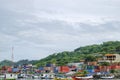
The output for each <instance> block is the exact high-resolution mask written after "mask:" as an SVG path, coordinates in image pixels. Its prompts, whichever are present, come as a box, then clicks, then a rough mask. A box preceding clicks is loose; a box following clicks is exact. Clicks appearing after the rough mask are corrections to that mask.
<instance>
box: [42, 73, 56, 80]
mask: <svg viewBox="0 0 120 80" xmlns="http://www.w3.org/2000/svg"><path fill="white" fill-rule="evenodd" d="M40 78H41V79H53V78H54V74H53V73H43V74H41V76H40Z"/></svg>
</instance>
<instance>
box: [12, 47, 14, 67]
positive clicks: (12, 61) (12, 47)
mask: <svg viewBox="0 0 120 80" xmlns="http://www.w3.org/2000/svg"><path fill="white" fill-rule="evenodd" d="M13 50H14V47H12V56H11V59H12V66H14V53H13Z"/></svg>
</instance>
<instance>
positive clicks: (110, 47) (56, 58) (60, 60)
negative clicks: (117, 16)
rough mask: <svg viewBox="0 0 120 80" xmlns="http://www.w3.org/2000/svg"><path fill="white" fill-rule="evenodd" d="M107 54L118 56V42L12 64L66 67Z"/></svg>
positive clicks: (119, 52) (7, 63) (119, 47)
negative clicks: (116, 54)
mask: <svg viewBox="0 0 120 80" xmlns="http://www.w3.org/2000/svg"><path fill="white" fill-rule="evenodd" d="M107 53H111V54H114V53H118V54H120V41H108V42H103V43H102V44H94V45H88V46H85V47H79V48H77V49H75V50H74V51H71V52H70V51H64V52H60V53H54V54H52V55H49V56H48V57H46V58H43V59H40V60H34V61H33V60H32V61H29V60H20V61H18V62H16V63H14V64H16V65H22V64H30V63H31V64H34V65H37V66H45V65H46V64H49V63H54V64H56V65H58V66H61V65H66V64H67V63H70V62H79V61H80V60H84V59H85V60H95V58H96V56H100V55H104V54H107ZM9 62H10V61H6V60H5V61H2V62H1V63H0V65H3V64H4V65H10V64H11V62H10V63H9Z"/></svg>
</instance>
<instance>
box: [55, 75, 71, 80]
mask: <svg viewBox="0 0 120 80" xmlns="http://www.w3.org/2000/svg"><path fill="white" fill-rule="evenodd" d="M54 80H72V77H67V76H65V75H63V74H57V75H55V78H54Z"/></svg>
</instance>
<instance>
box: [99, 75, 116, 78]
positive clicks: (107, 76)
mask: <svg viewBox="0 0 120 80" xmlns="http://www.w3.org/2000/svg"><path fill="white" fill-rule="evenodd" d="M114 77H115V76H114V75H102V76H101V78H102V79H113V78H114Z"/></svg>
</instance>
